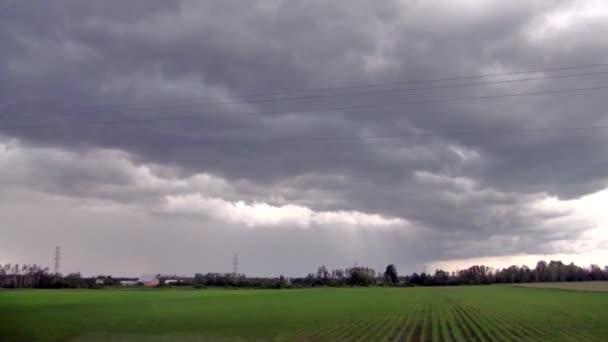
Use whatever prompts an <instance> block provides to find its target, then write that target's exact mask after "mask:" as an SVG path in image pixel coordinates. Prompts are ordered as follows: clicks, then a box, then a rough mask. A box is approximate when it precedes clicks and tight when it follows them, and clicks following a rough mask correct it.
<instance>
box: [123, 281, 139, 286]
mask: <svg viewBox="0 0 608 342" xmlns="http://www.w3.org/2000/svg"><path fill="white" fill-rule="evenodd" d="M120 285H122V286H134V285H137V280H120Z"/></svg>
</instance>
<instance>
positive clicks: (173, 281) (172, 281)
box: [165, 279, 179, 285]
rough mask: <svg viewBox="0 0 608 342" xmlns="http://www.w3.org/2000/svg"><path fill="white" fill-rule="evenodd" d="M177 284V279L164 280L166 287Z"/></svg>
mask: <svg viewBox="0 0 608 342" xmlns="http://www.w3.org/2000/svg"><path fill="white" fill-rule="evenodd" d="M177 283H179V280H177V279H166V280H165V284H166V285H172V284H177Z"/></svg>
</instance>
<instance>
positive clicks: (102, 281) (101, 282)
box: [95, 278, 105, 285]
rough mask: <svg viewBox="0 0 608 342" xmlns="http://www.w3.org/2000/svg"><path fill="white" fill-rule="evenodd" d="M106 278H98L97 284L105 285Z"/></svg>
mask: <svg viewBox="0 0 608 342" xmlns="http://www.w3.org/2000/svg"><path fill="white" fill-rule="evenodd" d="M104 280H105V279H104V278H96V279H95V284H97V285H103V283H104Z"/></svg>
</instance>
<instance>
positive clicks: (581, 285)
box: [517, 281, 608, 292]
mask: <svg viewBox="0 0 608 342" xmlns="http://www.w3.org/2000/svg"><path fill="white" fill-rule="evenodd" d="M517 286H521V287H531V288H543V289H556V290H574V291H595V292H608V281H584V282H573V283H527V284H518V285H517Z"/></svg>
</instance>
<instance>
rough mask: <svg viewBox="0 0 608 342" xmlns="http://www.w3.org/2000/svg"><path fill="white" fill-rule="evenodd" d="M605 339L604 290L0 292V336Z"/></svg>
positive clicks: (607, 325) (33, 338) (607, 336)
mask: <svg viewBox="0 0 608 342" xmlns="http://www.w3.org/2000/svg"><path fill="white" fill-rule="evenodd" d="M237 339H242V340H264V341H265V340H285V341H287V340H298V341H330V340H348V341H356V340H359V341H436V342H439V341H444V342H448V341H606V340H607V339H608V294H606V293H594V292H575V291H555V290H545V289H529V288H519V287H512V286H477V287H465V286H463V287H454V288H353V289H304V290H171V289H160V290H110V289H104V290H49V291H45V290H17V291H0V341H38V340H40V341H66V340H68V341H106V340H118V341H144V340H153V341H191V340H198V341H217V340H220V341H221V340H237Z"/></svg>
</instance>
